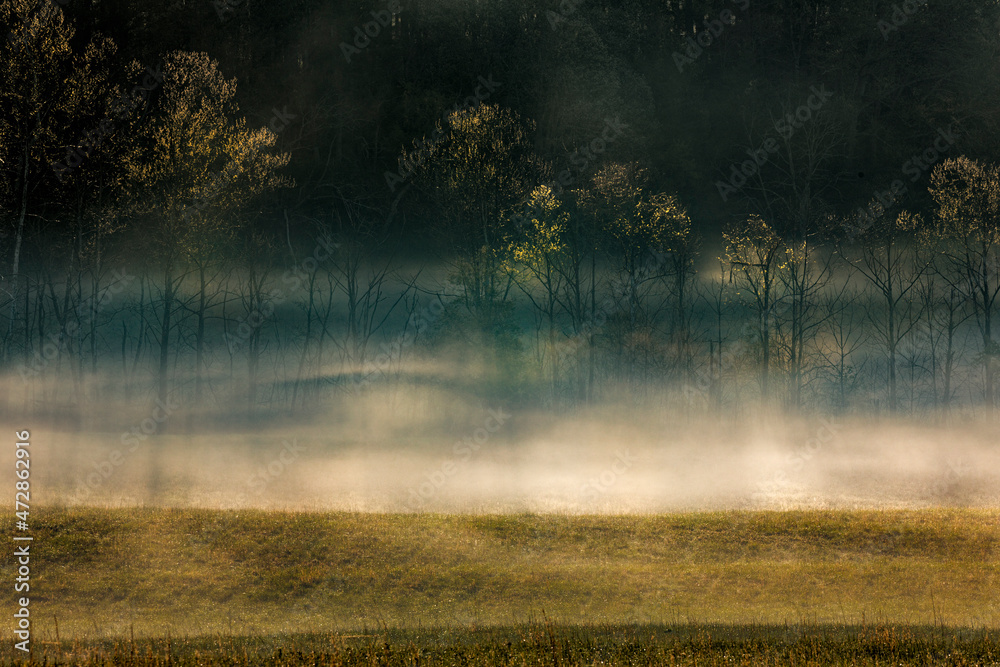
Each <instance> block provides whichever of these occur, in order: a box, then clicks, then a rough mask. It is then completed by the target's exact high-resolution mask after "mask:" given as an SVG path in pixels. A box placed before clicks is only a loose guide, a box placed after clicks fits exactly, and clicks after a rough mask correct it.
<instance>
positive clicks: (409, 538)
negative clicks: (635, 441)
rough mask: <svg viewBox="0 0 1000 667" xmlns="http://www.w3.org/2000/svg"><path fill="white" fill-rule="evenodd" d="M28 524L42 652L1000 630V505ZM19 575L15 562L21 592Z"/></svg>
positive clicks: (54, 516) (57, 516) (188, 514)
mask: <svg viewBox="0 0 1000 667" xmlns="http://www.w3.org/2000/svg"><path fill="white" fill-rule="evenodd" d="M32 518H33V519H34V525H33V531H32V532H33V535H34V537H35V541H34V543H33V547H32V590H31V600H32V602H31V605H32V621H33V623H34V637H35V638H37V639H39V640H41V639H44V640H47V641H49V640H51V641H54V640H55V637H56V635H55V632H56V622H58V626H59V633H60V639H69V638H97V637H106V636H118V637H123V636H130V634H132V633H134V635H135V636H136V637H140V638H142V637H160V636H166V635H167V634H168V633H169V634H170V635H171V636H173V637H184V636H188V637H193V636H197V635H205V634H216V633H224V634H230V633H232V634H236V635H240V634H255V635H274V634H276V633H303V632H329V631H338V632H347V633H358V632H364V630H365V628H368V629H371V628H378V627H382V626H388V627H394V628H418V627H431V626H434V627H468V626H471V625H476V626H499V625H506V626H509V625H510V624H512V623H520V622H523V621H525V620H526V619H529V618H539V617H541V614H542V613H543V612H544V614H545V615H546V617H547V618H549V619H552V621H553V622H556V623H565V624H579V623H613V624H618V623H654V624H658V623H668V624H676V623H689V622H690V623H732V624H746V623H770V624H784V623H786V622H787V623H794V624H797V623H809V624H858V623H861V622H863V621H865V622H887V623H900V624H909V625H928V626H940V625H946V626H951V627H995V626H996V625H997V620H998V618H1000V615H998V608H997V604H996V596H995V591H996V584H997V583H998V582H997V573H998V569H1000V565H998V564H997V559H996V557H995V554H996V553H997V552H998V550H997V545H998V544H1000V521H998V519H1000V512H997V511H992V510H991V511H983V510H915V511H856V512H854V511H852V512H845V511H822V512H820V511H801V512H715V513H693V514H676V515H654V516H573V517H569V516H564V515H497V516H476V515H422V514H409V515H407V514H395V515H388V514H359V513H285V512H264V511H253V510H251V511H247V510H240V511H212V510H187V509H185V510H170V509H151V508H136V509H99V508H70V509H62V508H43V509H39V510H38V511H37V513H36V512H34V511H33V512H32ZM2 525H4V527H5V529H6V530H7V533H8V534H11V533H12V532H13V527H12V526H11V525H10V522H9V521H8V522H7V523H6V524H2ZM12 567H13V566H12V565H11V563H10V562H5V563H4V565H3V568H4V570H5V575H6V576H7V577H8V578H9V579H10V580H13V570H12ZM8 632H9V631H8Z"/></svg>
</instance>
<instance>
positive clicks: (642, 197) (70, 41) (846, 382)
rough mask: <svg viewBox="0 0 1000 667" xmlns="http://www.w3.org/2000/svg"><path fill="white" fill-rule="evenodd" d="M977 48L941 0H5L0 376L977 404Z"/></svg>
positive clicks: (271, 396) (224, 401) (990, 343)
mask: <svg viewBox="0 0 1000 667" xmlns="http://www.w3.org/2000/svg"><path fill="white" fill-rule="evenodd" d="M2 35H7V37H6V39H3V37H2ZM998 47H1000V4H998V3H997V2H992V1H991V2H973V1H971V0H939V1H935V2H924V3H921V2H918V1H917V0H910V1H908V2H896V3H892V2H883V1H879V0H845V1H842V2H832V1H830V2H827V1H823V2H812V1H806V0H780V1H766V0H736V1H725V2H723V1H718V2H717V1H702V0H686V1H670V0H667V1H664V0H659V1H656V2H653V1H643V0H629V1H624V2H612V3H603V2H598V1H597V0H563V2H562V3H557V2H555V1H551V2H534V1H527V0H460V1H459V0H454V1H453V0H442V1H440V2H413V3H409V2H407V1H406V0H399V1H398V2H396V1H395V0H393V1H392V2H382V1H381V0H377V1H375V2H319V1H305V0H303V1H298V0H291V1H288V2H255V1H252V0H203V1H201V0H199V1H195V2H191V1H184V0H179V1H171V2H163V1H161V0H149V1H145V2H141V3H140V2H126V1H114V0H112V1H108V0H41V1H40V2H32V1H28V0H0V173H2V177H0V226H2V239H0V243H2V249H3V253H4V254H3V263H2V265H0V266H2V267H3V268H2V270H0V274H2V281H0V287H2V292H0V337H2V355H0V360H2V364H3V366H4V368H5V369H6V370H7V372H9V373H10V376H11V377H12V378H13V381H12V382H10V383H8V386H7V389H6V396H5V399H4V400H5V403H4V405H6V409H8V410H14V411H17V412H18V414H24V413H25V411H37V412H40V413H51V414H57V413H58V414H66V413H67V412H68V411H69V412H72V411H74V410H75V411H77V412H79V411H81V410H82V409H83V407H82V406H85V405H87V404H88V403H93V402H96V401H107V400H110V399H111V398H112V397H115V398H116V399H118V398H120V399H123V400H126V401H129V402H131V403H133V404H136V405H140V404H142V405H148V404H149V402H150V401H151V400H154V399H155V400H158V401H160V402H161V403H166V402H170V401H174V402H177V403H178V404H184V405H187V406H189V407H190V408H191V409H192V410H197V409H206V410H207V409H209V407H210V406H233V405H239V406H240V407H239V410H240V411H244V412H246V413H251V414H255V413H260V412H262V411H273V410H280V411H292V412H294V411H296V410H300V409H305V408H307V407H308V406H310V405H313V406H315V405H319V404H321V403H322V402H323V401H326V400H328V399H330V398H331V397H333V398H334V399H336V398H337V397H345V396H350V395H356V394H357V393H358V392H365V391H369V390H371V389H372V388H374V387H392V386H402V385H403V384H405V385H406V386H409V387H413V386H417V387H419V386H422V385H423V384H434V385H435V386H440V385H442V384H447V385H448V386H450V387H452V388H453V389H455V390H457V391H461V392H466V393H467V394H469V395H474V396H478V397H481V399H482V400H483V401H484V402H490V401H499V400H503V401H506V402H508V403H510V402H511V401H513V402H518V401H520V402H523V403H528V404H544V405H549V406H560V405H577V404H586V403H588V402H592V401H596V400H600V399H601V398H602V397H603V398H606V397H611V396H615V395H619V392H620V391H622V390H627V391H628V392H631V394H632V395H639V394H645V395H654V394H655V395H656V396H658V397H659V399H658V400H663V401H665V402H667V403H669V404H672V405H675V406H679V407H682V408H683V409H685V410H688V411H691V410H695V411H697V410H702V409H705V408H711V407H724V406H725V407H727V408H729V409H735V410H740V409H748V406H750V405H752V404H757V403H759V402H764V403H766V404H770V405H775V406H780V407H781V408H783V409H789V410H799V409H816V408H818V409H823V410H835V411H859V412H865V413H868V412H874V413H881V412H897V411H910V412H913V413H919V412H921V411H924V410H927V409H934V410H936V411H940V412H942V413H948V412H950V411H952V410H953V409H956V408H957V406H961V408H962V409H964V410H981V409H984V407H985V409H988V410H989V409H993V406H994V405H995V403H996V394H997V391H996V390H995V387H994V385H995V381H996V378H995V369H994V364H995V358H996V353H997V349H996V342H995V340H994V338H995V335H994V332H993V329H992V327H993V324H994V323H995V314H996V312H995V311H996V305H997V304H996V298H997V295H998V290H1000V277H998V269H1000V227H998V224H1000V170H998V167H997V166H996V165H995V163H994V160H995V157H996V156H997V155H998V154H1000V153H998V148H1000V146H998V141H1000V133H998V132H997V124H998V120H1000V85H998V77H1000V68H998V67H997V62H998V56H1000V53H998ZM417 359H422V360H432V361H434V362H435V363H437V364H438V365H439V366H438V367H437V368H436V370H434V369H432V370H427V369H428V368H429V367H428V366H427V365H426V364H425V365H422V366H419V370H418V369H416V367H417V364H416V360H417ZM443 365H447V366H448V367H449V368H456V369H459V370H458V371H457V372H455V373H443V372H442V371H441V366H443Z"/></svg>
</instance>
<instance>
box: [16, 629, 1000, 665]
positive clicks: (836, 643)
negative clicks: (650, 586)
mask: <svg viewBox="0 0 1000 667" xmlns="http://www.w3.org/2000/svg"><path fill="white" fill-rule="evenodd" d="M10 652H11V649H10V648H9V646H5V647H4V649H3V650H2V655H3V657H4V658H8V656H9V655H10ZM998 655H1000V645H998V644H997V642H996V639H995V637H994V636H992V635H990V634H989V633H987V632H984V631H970V630H961V631H952V630H944V629H942V628H929V627H925V628H902V627H895V626H886V625H861V626H853V627H840V628H832V627H828V626H820V625H804V626H795V625H783V626H763V625H754V626H723V625H673V626H665V625H621V626H615V625H589V626H573V627H568V626H556V625H553V624H551V623H548V622H543V623H539V622H534V623H526V624H520V625H516V626H509V627H497V628H478V629H477V628H467V629H461V630H446V629H442V628H427V629H423V630H410V631H405V630H389V629H387V628H383V629H381V630H372V631H371V632H366V633H364V634H338V633H326V634H311V635H271V636H265V637H241V636H233V635H224V636H217V637H202V638H197V639H181V640H178V639H173V638H161V639H158V640H128V641H122V640H117V641H103V642H101V641H94V642H85V643H80V642H78V643H70V642H62V643H60V644H56V643H51V644H48V645H46V646H45V647H44V648H42V649H40V650H39V651H38V653H37V654H36V655H35V656H34V657H33V660H32V661H31V662H23V663H21V664H31V665H42V664H47V663H46V662H45V661H46V660H52V659H54V658H58V660H60V662H63V663H69V664H79V665H106V664H109V663H110V664H115V665H165V664H170V665H216V664H219V665H221V664H225V665H265V664H266V665H337V666H338V667H339V666H348V665H385V666H395V665H400V666H404V665H405V666H406V667H411V666H416V665H461V666H462V667H469V666H478V665H510V664H522V665H563V666H570V665H634V664H637V663H638V664H648V665H703V666H705V665H726V666H727V667H728V666H730V665H789V664H803V665H893V666H898V665H978V664H995V661H996V660H997V656H998Z"/></svg>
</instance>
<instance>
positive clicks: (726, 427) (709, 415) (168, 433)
mask: <svg viewBox="0 0 1000 667" xmlns="http://www.w3.org/2000/svg"><path fill="white" fill-rule="evenodd" d="M617 396H618V401H617V402H614V403H613V402H609V401H605V402H603V403H601V404H598V405H592V406H587V407H578V408H574V409H564V410H557V409H545V408H544V407H540V406H530V405H529V406H525V405H518V406H512V405H503V404H499V403H498V404H496V405H490V404H488V403H486V402H483V401H482V400H481V399H476V400H471V399H470V398H469V395H468V393H462V392H456V391H449V390H446V389H442V388H433V387H431V386H420V387H417V386H410V387H409V388H399V387H397V388H395V389H394V390H392V391H390V390H382V389H381V388H377V387H376V388H373V389H371V390H369V391H367V392H366V393H364V394H355V395H353V396H352V395H347V394H345V395H341V396H339V397H336V398H333V399H331V400H329V401H328V402H326V403H324V404H321V405H316V406H314V407H313V408H312V409H311V410H310V411H308V413H307V414H297V415H295V416H291V417H290V416H287V415H272V416H269V417H267V418H260V417H257V418H255V419H254V420H253V421H252V422H250V421H248V422H245V423H239V422H238V421H236V420H234V418H233V416H232V415H231V414H221V413H220V414H212V413H208V412H205V411H202V412H200V413H197V420H195V418H194V417H193V416H192V415H195V412H194V411H193V410H191V409H185V408H183V407H179V406H169V405H168V406H166V408H167V409H166V410H164V409H162V408H157V407H155V403H154V407H152V408H148V409H138V408H137V407H136V405H135V403H134V402H132V403H125V402H123V403H121V404H118V405H116V404H115V402H114V401H106V402H105V403H103V404H102V405H101V407H100V408H94V409H91V410H89V411H88V412H87V413H86V414H85V415H84V418H83V419H81V420H80V422H79V424H78V426H76V427H72V428H71V427H68V426H67V425H66V424H65V423H63V424H57V423H52V422H51V421H50V422H49V423H46V421H45V420H41V419H39V418H34V419H35V422H34V423H30V420H29V421H27V422H19V423H10V424H8V429H7V432H8V433H9V434H10V436H11V438H13V437H14V436H13V433H14V431H15V429H17V430H20V429H28V430H30V432H31V447H32V452H31V453H32V460H31V466H32V478H31V479H32V483H33V485H32V491H33V494H34V496H35V497H34V498H33V501H34V502H35V503H36V504H43V505H89V506H137V505H140V506H141V505H144V506H161V507H185V508H195V507H197V508H266V509H282V510H305V511H324V510H340V511H361V512H414V511H419V512H459V513H503V512H538V513H545V512H560V513H573V514H578V513H647V512H664V511H684V510H706V509H718V510H725V509H740V510H748V509H782V510H785V509H794V508H919V507H928V506H955V507H957V506H961V507H985V506H996V505H997V504H998V495H1000V492H998V489H1000V475H998V473H997V471H998V470H1000V465H998V463H1000V456H998V453H997V448H996V446H995V432H996V422H995V421H991V420H990V419H986V418H982V417H977V416H976V415H975V413H972V412H968V413H965V414H953V415H952V416H951V418H950V419H946V418H944V417H943V416H934V415H931V414H925V415H922V416H920V417H919V418H915V417H912V416H909V417H905V418H903V417H901V418H892V417H885V416H883V417H881V418H878V419H876V418H874V417H870V418H861V417H858V416H843V415H841V416H837V415H833V414H822V413H816V414H800V415H796V416H790V415H785V414H782V413H781V412H780V411H775V410H770V411H769V410H765V409H763V408H760V407H758V408H756V409H750V408H744V409H742V410H740V411H739V412H736V413H733V412H726V411H710V410H707V409H706V408H705V407H704V406H703V405H699V404H687V405H683V404H680V405H679V404H678V402H677V400H676V396H674V397H673V398H671V397H670V396H666V395H660V396H656V395H655V394H653V393H652V392H650V391H645V392H641V395H640V392H638V391H635V393H634V394H631V395H630V394H629V393H628V390H626V389H622V391H620V392H617ZM167 411H169V412H170V414H166V412H167ZM158 420H159V421H158ZM147 433H148V434H147ZM6 474H7V475H8V476H10V477H11V481H13V475H12V472H8V473H6Z"/></svg>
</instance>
